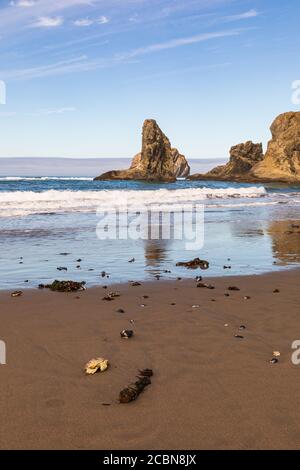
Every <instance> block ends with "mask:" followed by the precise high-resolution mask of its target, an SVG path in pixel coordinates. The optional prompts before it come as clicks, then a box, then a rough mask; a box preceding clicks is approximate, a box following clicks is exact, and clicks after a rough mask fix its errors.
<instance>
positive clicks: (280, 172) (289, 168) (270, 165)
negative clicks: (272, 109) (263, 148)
mask: <svg viewBox="0 0 300 470" xmlns="http://www.w3.org/2000/svg"><path fill="white" fill-rule="evenodd" d="M271 132H272V140H270V142H269V144H268V150H267V153H266V155H265V158H264V160H263V161H262V162H261V163H259V164H258V165H256V166H255V167H254V168H253V171H252V176H253V177H254V178H255V179H258V180H263V181H282V182H288V183H297V182H298V183H299V182H300V112H297V113H294V112H290V113H284V114H281V115H280V116H278V117H277V118H276V119H275V121H274V122H273V124H272V126H271Z"/></svg>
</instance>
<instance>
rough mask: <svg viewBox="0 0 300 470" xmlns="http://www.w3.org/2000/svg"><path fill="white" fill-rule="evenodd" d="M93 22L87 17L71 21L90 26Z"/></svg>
mask: <svg viewBox="0 0 300 470" xmlns="http://www.w3.org/2000/svg"><path fill="white" fill-rule="evenodd" d="M93 23H94V21H93V20H90V19H89V18H81V19H78V20H75V21H73V24H74V25H75V26H91V25H92V24H93Z"/></svg>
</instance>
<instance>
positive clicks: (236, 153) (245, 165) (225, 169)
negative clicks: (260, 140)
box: [190, 141, 264, 180]
mask: <svg viewBox="0 0 300 470" xmlns="http://www.w3.org/2000/svg"><path fill="white" fill-rule="evenodd" d="M263 157H264V155H263V146H262V144H254V143H253V142H251V141H248V142H246V143H244V144H239V145H235V146H234V147H231V149H230V160H229V162H228V163H227V164H226V165H221V166H217V167H216V168H214V169H213V170H211V171H209V172H208V173H206V174H205V175H201V174H198V175H193V176H191V177H190V179H212V180H244V179H247V178H248V177H249V175H250V173H251V170H252V168H253V167H254V166H255V165H256V164H257V163H258V162H261V161H262V160H263Z"/></svg>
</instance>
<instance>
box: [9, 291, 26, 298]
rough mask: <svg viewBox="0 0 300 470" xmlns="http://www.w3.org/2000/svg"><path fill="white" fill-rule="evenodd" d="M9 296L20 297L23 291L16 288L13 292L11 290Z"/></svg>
mask: <svg viewBox="0 0 300 470" xmlns="http://www.w3.org/2000/svg"><path fill="white" fill-rule="evenodd" d="M10 295H11V297H21V295H23V292H22V291H21V290H16V291H15V292H12V293H11V294H10Z"/></svg>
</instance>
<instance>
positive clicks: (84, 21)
mask: <svg viewBox="0 0 300 470" xmlns="http://www.w3.org/2000/svg"><path fill="white" fill-rule="evenodd" d="M107 23H109V18H107V16H104V15H103V16H100V17H99V18H95V19H91V18H79V19H78V20H75V21H73V24H74V25H75V26H79V27H87V26H92V25H95V24H100V25H101V24H107Z"/></svg>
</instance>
